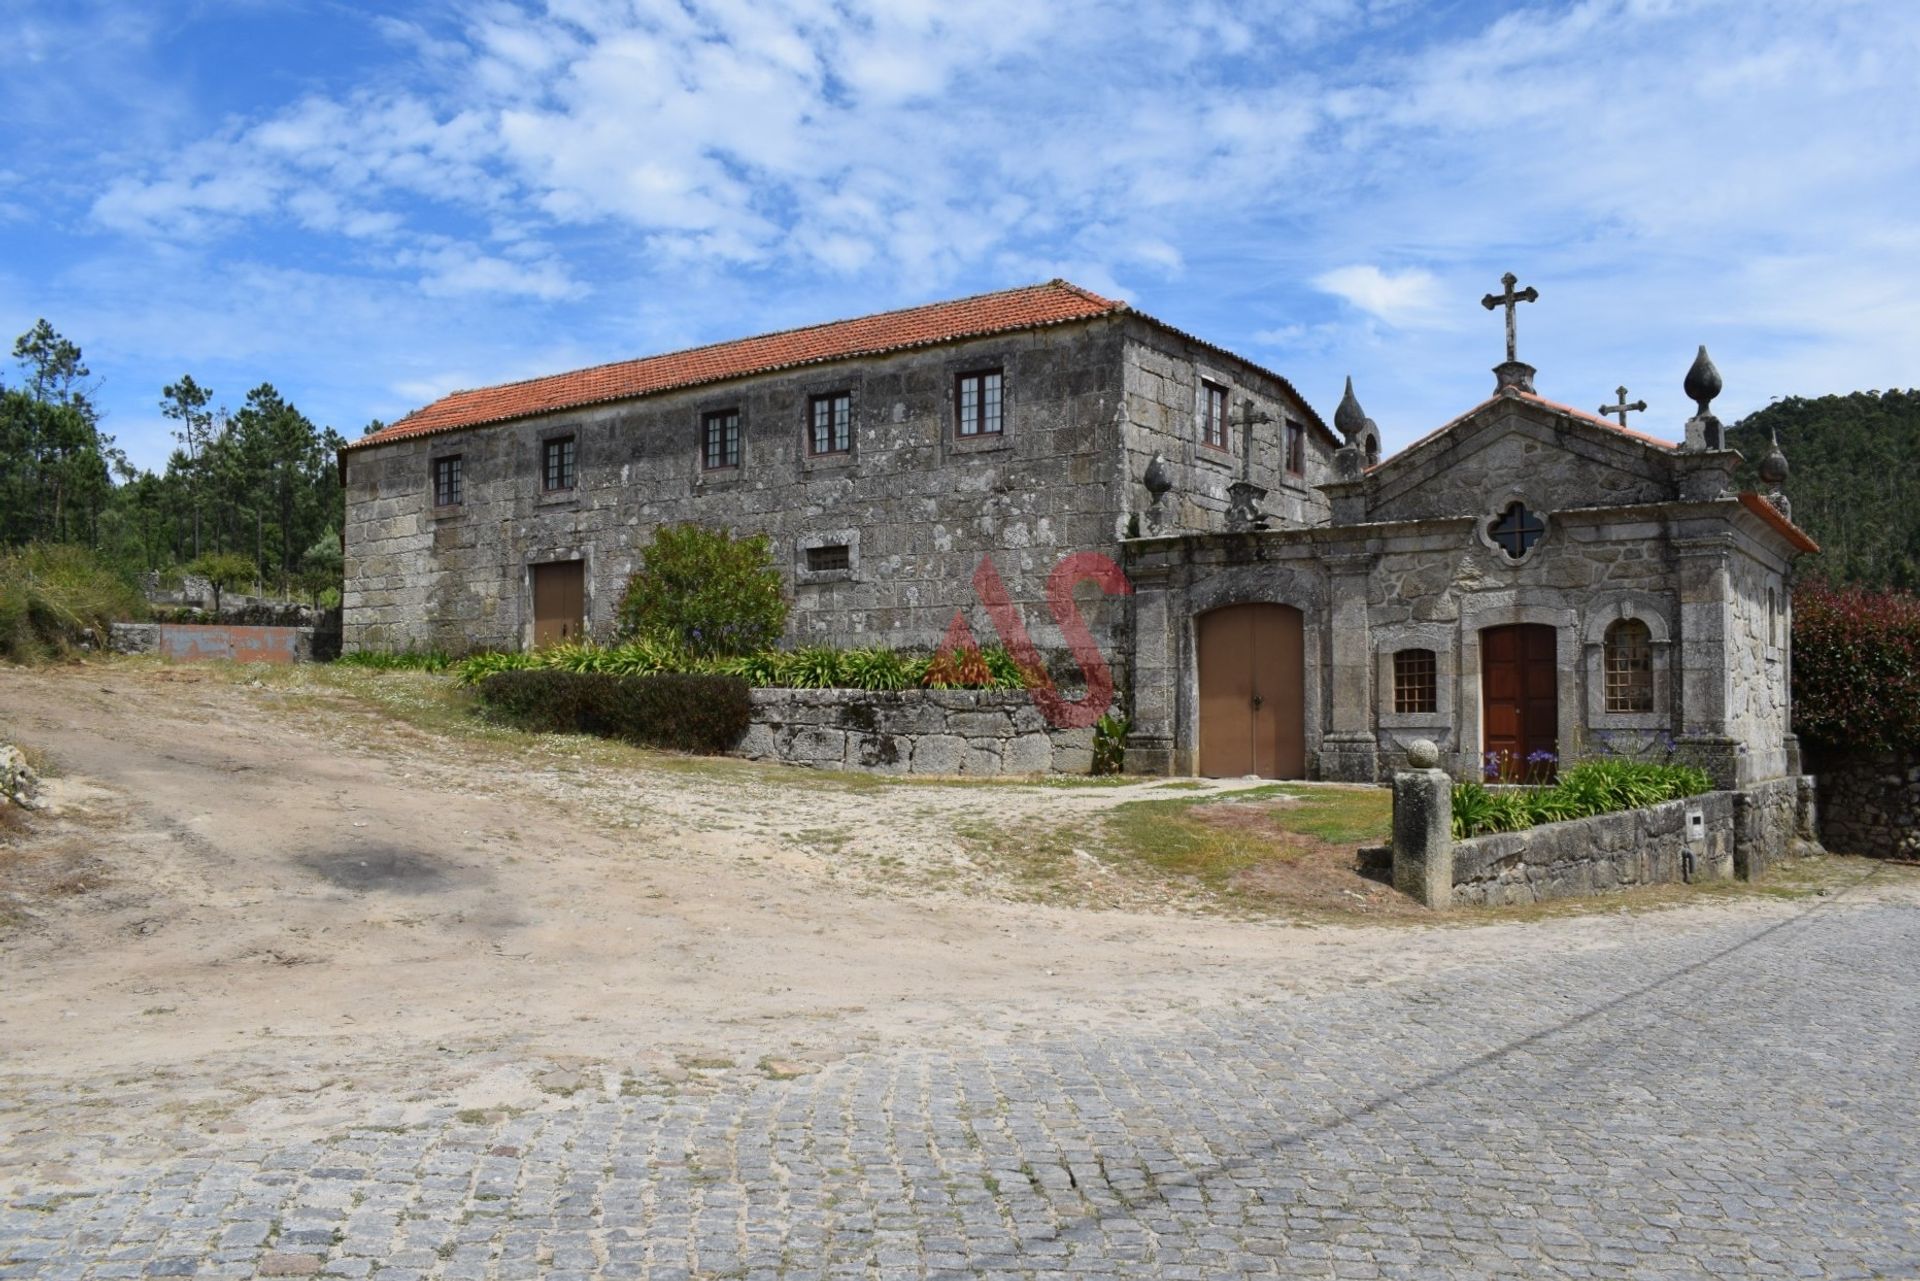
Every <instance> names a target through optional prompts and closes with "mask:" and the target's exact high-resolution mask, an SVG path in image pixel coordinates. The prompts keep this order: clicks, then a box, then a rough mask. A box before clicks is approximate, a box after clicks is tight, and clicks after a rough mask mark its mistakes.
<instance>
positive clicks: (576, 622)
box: [531, 560, 587, 649]
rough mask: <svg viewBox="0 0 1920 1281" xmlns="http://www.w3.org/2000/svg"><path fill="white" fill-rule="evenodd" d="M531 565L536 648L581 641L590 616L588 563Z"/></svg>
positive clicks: (534, 642) (558, 561)
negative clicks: (581, 635)
mask: <svg viewBox="0 0 1920 1281" xmlns="http://www.w3.org/2000/svg"><path fill="white" fill-rule="evenodd" d="M531 568H532V570H533V647H534V648H535V649H544V648H545V647H547V646H548V645H558V644H560V643H561V642H563V641H576V640H579V639H580V634H581V631H582V630H583V626H584V624H585V622H586V617H587V574H586V568H587V567H586V563H585V562H584V561H577V560H557V561H554V562H552V563H551V564H546V565H534V566H532V567H531Z"/></svg>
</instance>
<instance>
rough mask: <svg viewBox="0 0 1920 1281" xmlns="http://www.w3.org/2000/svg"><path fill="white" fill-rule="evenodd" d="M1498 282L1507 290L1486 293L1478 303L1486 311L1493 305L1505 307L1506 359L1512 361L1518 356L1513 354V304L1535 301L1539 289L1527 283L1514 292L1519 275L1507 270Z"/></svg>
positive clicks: (1538, 296)
mask: <svg viewBox="0 0 1920 1281" xmlns="http://www.w3.org/2000/svg"><path fill="white" fill-rule="evenodd" d="M1500 283H1501V284H1503V285H1505V286H1506V287H1507V291H1506V292H1505V293H1503V294H1488V295H1487V296H1486V297H1485V298H1482V299H1481V300H1480V305H1481V306H1482V307H1485V308H1486V309H1487V310H1488V311H1492V310H1493V309H1494V308H1495V307H1505V308H1506V309H1507V359H1508V360H1509V361H1514V360H1518V359H1520V358H1519V357H1518V356H1516V355H1515V354H1514V342H1513V309H1514V307H1515V305H1517V304H1519V303H1523V302H1537V301H1538V300H1539V298H1540V291H1539V290H1538V289H1535V288H1534V287H1533V286H1532V285H1528V286H1527V287H1526V288H1525V289H1522V290H1519V291H1517V292H1516V291H1515V290H1514V286H1515V285H1517V284H1519V283H1520V277H1518V276H1516V275H1514V274H1513V273H1512V272H1508V273H1507V274H1506V275H1504V276H1502V277H1500Z"/></svg>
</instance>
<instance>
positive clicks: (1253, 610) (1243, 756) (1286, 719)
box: [1194, 605, 1307, 778]
mask: <svg viewBox="0 0 1920 1281" xmlns="http://www.w3.org/2000/svg"><path fill="white" fill-rule="evenodd" d="M1194 630H1195V632H1196V636H1195V642H1196V644H1195V648H1196V649H1197V650H1198V658H1199V668H1200V672H1199V676H1200V753H1199V758H1200V760H1199V770H1200V773H1201V774H1203V775H1205V776H1207V777H1209V778H1236V777H1238V776H1240V775H1242V774H1258V775H1260V776H1261V777H1263V778H1305V777H1306V774H1307V717H1306V700H1307V673H1306V662H1305V652H1304V647H1303V641H1302V632H1301V618H1300V611H1299V610H1297V609H1294V608H1293V607H1292V606H1289V605H1229V606H1227V607H1226V608H1225V609H1216V610H1213V611H1211V612H1210V613H1206V614H1202V615H1200V617H1199V618H1198V619H1197V620H1195V628H1194Z"/></svg>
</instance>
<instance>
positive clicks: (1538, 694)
mask: <svg viewBox="0 0 1920 1281" xmlns="http://www.w3.org/2000/svg"><path fill="white" fill-rule="evenodd" d="M1480 708H1481V721H1480V725H1481V750H1482V751H1485V752H1486V753H1487V754H1488V756H1489V757H1490V758H1492V760H1493V761H1494V763H1495V764H1496V765H1497V766H1498V773H1499V777H1501V778H1502V779H1505V780H1507V781H1509V782H1518V781H1520V780H1521V779H1533V780H1537V781H1544V780H1546V779H1550V778H1552V777H1553V775H1554V767H1555V765H1556V764H1557V763H1558V754H1559V751H1560V694H1559V656H1558V647H1557V644H1556V636H1555V633H1554V630H1553V628H1551V627H1547V626H1545V625H1543V624H1540V623H1514V624H1512V625H1511V626H1507V627H1489V628H1487V629H1486V630H1485V631H1483V632H1481V633H1480Z"/></svg>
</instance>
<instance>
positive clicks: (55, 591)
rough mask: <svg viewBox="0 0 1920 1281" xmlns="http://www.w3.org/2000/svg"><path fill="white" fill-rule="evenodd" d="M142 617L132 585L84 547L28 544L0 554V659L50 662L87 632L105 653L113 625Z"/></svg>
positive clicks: (141, 601)
mask: <svg viewBox="0 0 1920 1281" xmlns="http://www.w3.org/2000/svg"><path fill="white" fill-rule="evenodd" d="M145 615H146V601H145V600H144V599H142V597H141V595H140V593H139V592H138V591H136V590H135V589H134V587H133V584H131V583H129V582H128V581H127V580H126V579H124V578H122V577H121V576H120V575H119V574H117V573H115V572H114V571H113V570H111V569H108V568H107V566H106V564H105V563H104V562H103V561H102V560H101V559H100V558H99V557H98V556H96V555H95V554H94V553H93V552H91V551H89V550H88V549H86V548H85V547H74V546H69V545H66V544H61V543H29V544H27V545H26V546H24V547H17V548H14V549H13V550H11V551H6V552H0V657H6V658H9V659H11V660H13V661H14V662H17V663H28V662H34V661H36V660H39V659H45V658H51V657H55V656H57V655H59V654H63V653H65V652H67V651H68V650H70V649H73V648H75V647H77V646H78V645H79V644H80V643H81V642H82V640H83V639H85V635H86V633H88V632H91V633H93V637H94V641H95V643H96V644H98V645H99V646H101V647H103V648H104V647H105V645H106V641H107V632H108V629H109V627H110V626H111V625H112V624H113V623H115V622H119V621H125V620H127V619H137V618H143V617H145Z"/></svg>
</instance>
